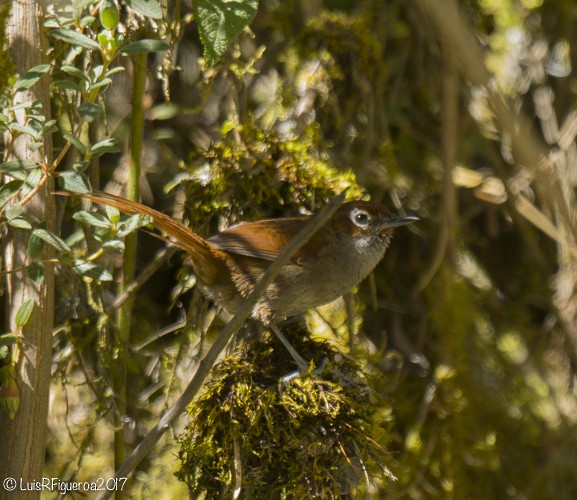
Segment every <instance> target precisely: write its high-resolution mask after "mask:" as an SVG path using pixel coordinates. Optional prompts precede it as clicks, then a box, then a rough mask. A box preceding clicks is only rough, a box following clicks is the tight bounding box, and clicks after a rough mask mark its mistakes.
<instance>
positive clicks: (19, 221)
mask: <svg viewBox="0 0 577 500" xmlns="http://www.w3.org/2000/svg"><path fill="white" fill-rule="evenodd" d="M8 225H9V226H12V227H16V228H18V229H32V224H30V222H28V221H27V220H26V219H25V218H24V217H14V218H13V219H10V220H9V221H8Z"/></svg>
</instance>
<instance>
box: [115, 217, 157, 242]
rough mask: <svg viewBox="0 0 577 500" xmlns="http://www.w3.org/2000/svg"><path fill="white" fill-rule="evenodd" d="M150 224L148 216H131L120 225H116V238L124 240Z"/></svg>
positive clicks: (150, 220)
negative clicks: (128, 235)
mask: <svg viewBox="0 0 577 500" xmlns="http://www.w3.org/2000/svg"><path fill="white" fill-rule="evenodd" d="M151 223H152V219H151V218H150V217H149V216H148V215H132V216H130V217H129V218H128V219H126V220H125V221H123V222H122V223H121V224H119V225H118V232H117V234H118V236H119V237H120V238H124V237H125V236H126V235H127V234H130V233H132V232H134V231H136V230H137V229H139V228H141V227H144V226H148V225H149V224H151Z"/></svg>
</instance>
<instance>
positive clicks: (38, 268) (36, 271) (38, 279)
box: [26, 262, 44, 285]
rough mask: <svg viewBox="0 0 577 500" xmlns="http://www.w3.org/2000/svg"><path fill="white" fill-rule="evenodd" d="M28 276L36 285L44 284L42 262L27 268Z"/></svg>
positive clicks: (34, 263)
mask: <svg viewBox="0 0 577 500" xmlns="http://www.w3.org/2000/svg"><path fill="white" fill-rule="evenodd" d="M26 274H27V275H28V277H29V278H30V279H31V280H32V281H34V283H37V284H38V285H40V284H41V283H42V282H44V264H42V262H32V264H30V265H29V266H28V267H27V268H26Z"/></svg>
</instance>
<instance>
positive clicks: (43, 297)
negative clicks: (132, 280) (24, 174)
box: [0, 0, 55, 498]
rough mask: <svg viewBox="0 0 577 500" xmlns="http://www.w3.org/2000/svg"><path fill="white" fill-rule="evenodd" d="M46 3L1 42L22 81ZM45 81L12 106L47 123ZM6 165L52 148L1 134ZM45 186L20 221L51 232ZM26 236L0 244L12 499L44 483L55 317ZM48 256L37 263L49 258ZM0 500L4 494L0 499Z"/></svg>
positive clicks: (3, 466) (36, 55) (33, 5)
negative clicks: (9, 363) (8, 354)
mask: <svg viewBox="0 0 577 500" xmlns="http://www.w3.org/2000/svg"><path fill="white" fill-rule="evenodd" d="M44 7H45V1H44V0H13V2H12V12H11V15H10V18H9V20H8V26H7V38H8V42H9V47H10V54H11V56H12V59H13V61H14V63H15V65H16V71H17V72H18V73H19V74H20V75H23V74H24V73H26V71H27V70H29V69H30V68H32V67H33V66H36V65H38V64H41V63H42V62H43V61H42V58H43V53H44V51H43V43H42V32H41V23H42V19H43V13H44ZM48 78H49V77H48V76H46V75H45V76H44V77H43V78H42V79H41V80H40V81H39V82H38V83H37V84H36V85H34V86H33V87H32V88H31V89H29V90H25V91H21V92H18V93H17V94H16V98H15V102H25V101H29V100H32V101H40V102H41V104H42V109H43V112H44V115H45V116H46V119H47V120H49V119H50V98H49V79H48ZM16 116H17V119H18V121H19V123H24V121H25V119H26V117H25V111H24V110H19V111H17V112H16ZM5 142H6V151H7V157H8V158H7V159H8V160H14V159H28V160H33V161H36V162H38V164H39V165H40V164H42V163H43V162H46V163H48V166H49V165H50V163H51V161H52V145H51V141H50V137H46V138H45V139H44V148H41V149H40V150H37V151H34V152H32V151H31V150H30V149H28V148H27V146H28V144H29V143H31V142H32V139H31V138H30V137H29V136H27V135H26V134H21V135H20V136H19V137H17V138H16V139H14V138H13V137H12V136H11V135H10V134H6V138H5ZM52 190H53V186H52V181H51V179H49V180H48V182H47V183H46V184H44V186H43V187H42V188H41V189H40V190H39V192H38V193H37V194H36V195H35V196H34V197H33V198H32V199H31V200H30V201H29V202H28V203H27V204H26V205H25V207H24V214H25V216H26V217H27V219H28V220H29V221H30V222H31V224H32V225H33V226H34V225H35V224H38V223H39V222H41V221H46V223H47V228H48V229H49V230H54V219H55V217H54V214H55V209H54V200H53V198H52V195H51V192H52ZM29 236H30V232H29V231H26V230H23V229H14V228H9V230H8V231H7V233H6V234H4V235H3V237H2V246H3V248H2V250H3V253H4V264H5V268H6V270H7V271H14V272H11V273H9V274H8V275H7V276H6V294H5V297H4V300H5V307H6V323H7V324H6V325H5V328H4V331H11V332H15V333H17V334H18V342H17V345H16V347H15V348H16V349H17V350H16V356H15V358H14V359H15V361H16V383H17V385H18V390H19V393H20V407H19V409H18V412H17V414H16V416H15V417H14V419H12V420H11V419H10V418H9V417H8V416H7V415H6V414H5V413H4V412H0V443H1V446H2V451H1V452H0V480H3V479H4V478H7V477H11V478H14V479H16V481H17V482H18V484H17V487H16V490H15V492H18V493H15V494H16V496H15V498H16V497H18V498H24V497H28V498H30V497H39V496H40V492H25V491H20V480H22V482H23V484H24V487H26V484H27V483H29V482H30V481H33V480H36V481H39V480H40V478H41V477H42V470H43V466H44V454H45V445H46V419H47V413H48V395H49V388H50V366H51V358H52V329H53V321H54V319H53V317H54V271H53V264H50V263H48V264H45V266H44V267H45V277H44V282H43V283H42V284H36V283H34V282H33V281H32V280H30V279H28V277H27V275H26V272H25V271H22V269H23V268H25V266H26V265H27V264H30V261H29V259H28V257H27V245H28V238H29ZM50 257H51V255H50V249H47V250H46V251H45V254H44V255H43V259H48V258H50ZM31 298H32V299H34V301H35V302H36V306H35V309H34V313H33V314H32V317H31V318H30V320H29V322H28V323H27V324H26V325H25V326H24V327H23V328H18V327H17V325H16V313H17V311H18V310H19V309H20V306H21V305H22V304H23V303H24V302H25V301H27V300H29V299H31ZM0 497H2V495H1V494H0Z"/></svg>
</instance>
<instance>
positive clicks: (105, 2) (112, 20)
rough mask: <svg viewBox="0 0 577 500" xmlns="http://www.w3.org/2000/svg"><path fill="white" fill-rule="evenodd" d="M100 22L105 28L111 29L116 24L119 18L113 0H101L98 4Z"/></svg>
mask: <svg viewBox="0 0 577 500" xmlns="http://www.w3.org/2000/svg"><path fill="white" fill-rule="evenodd" d="M99 15H100V23H101V24H102V26H104V27H105V28H106V29H107V30H113V29H115V28H116V26H118V20H119V19H120V12H118V6H117V5H116V2H115V1H113V0H102V3H101V4H100V12H99Z"/></svg>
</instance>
